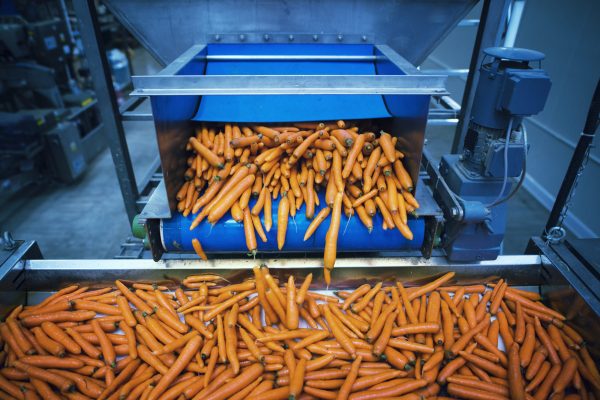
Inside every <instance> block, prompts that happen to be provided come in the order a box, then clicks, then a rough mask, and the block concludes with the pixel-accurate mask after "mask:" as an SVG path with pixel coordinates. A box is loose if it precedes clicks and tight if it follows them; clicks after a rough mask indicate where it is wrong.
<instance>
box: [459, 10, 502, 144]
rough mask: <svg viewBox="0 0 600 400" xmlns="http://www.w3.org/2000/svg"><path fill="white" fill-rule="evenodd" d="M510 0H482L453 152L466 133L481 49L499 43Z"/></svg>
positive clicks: (461, 142) (481, 54)
mask: <svg viewBox="0 0 600 400" xmlns="http://www.w3.org/2000/svg"><path fill="white" fill-rule="evenodd" d="M511 1H512V0H483V8H482V10H481V17H480V22H479V28H478V30H477V36H476V38H475V44H474V46H473V54H472V55H471V64H470V65H469V75H468V76H467V83H466V85H465V91H464V94H463V98H462V104H461V108H460V117H459V120H458V124H457V126H456V132H455V134H454V140H453V141H452V149H451V152H452V153H453V154H456V153H459V152H460V151H462V144H463V141H464V138H465V135H466V134H467V128H468V127H469V121H470V120H471V110H472V108H473V99H474V98H475V89H476V87H477V82H478V80H479V66H480V65H481V63H482V61H483V57H484V54H483V50H484V49H486V48H488V47H492V46H499V45H500V44H501V39H502V32H503V31H504V24H505V22H506V19H507V15H508V8H509V5H510V4H511Z"/></svg>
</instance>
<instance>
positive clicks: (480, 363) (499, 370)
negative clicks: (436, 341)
mask: <svg viewBox="0 0 600 400" xmlns="http://www.w3.org/2000/svg"><path fill="white" fill-rule="evenodd" d="M517 346H518V345H517ZM458 354H459V355H460V356H461V357H462V358H464V359H466V360H467V361H468V362H470V363H471V364H473V365H475V366H477V367H479V368H481V369H483V370H484V371H486V372H488V373H490V374H492V375H494V376H497V377H498V378H506V377H507V371H506V369H504V368H503V367H501V366H499V365H497V364H495V363H493V362H491V361H488V360H486V359H484V358H481V357H479V356H476V355H474V354H472V353H467V352H465V351H462V350H461V351H460V352H459V353H458ZM509 366H510V361H509Z"/></svg>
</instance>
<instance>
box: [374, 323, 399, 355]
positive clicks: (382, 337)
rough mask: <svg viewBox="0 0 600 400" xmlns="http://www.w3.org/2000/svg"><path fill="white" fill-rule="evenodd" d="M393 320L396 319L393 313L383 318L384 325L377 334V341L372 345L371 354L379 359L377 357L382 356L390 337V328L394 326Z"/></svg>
mask: <svg viewBox="0 0 600 400" xmlns="http://www.w3.org/2000/svg"><path fill="white" fill-rule="evenodd" d="M395 319H396V313H395V312H392V313H390V314H388V315H387V317H386V318H385V323H384V325H383V329H382V331H381V334H379V336H378V337H377V340H376V341H375V343H373V350H372V352H373V354H374V355H376V356H377V357H379V356H381V354H383V352H384V350H385V348H386V347H387V345H388V342H389V340H390V335H391V334H392V327H393V325H394V321H395Z"/></svg>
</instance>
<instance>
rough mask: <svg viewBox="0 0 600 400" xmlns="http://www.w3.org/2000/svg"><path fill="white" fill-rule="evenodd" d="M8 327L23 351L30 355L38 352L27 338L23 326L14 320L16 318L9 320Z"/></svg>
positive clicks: (7, 321)
mask: <svg viewBox="0 0 600 400" xmlns="http://www.w3.org/2000/svg"><path fill="white" fill-rule="evenodd" d="M6 325H8V329H9V330H10V333H11V335H12V337H13V338H14V342H15V343H16V345H17V346H18V347H19V348H20V349H21V351H22V352H23V353H25V354H29V355H31V354H35V352H36V351H35V348H34V347H33V344H32V343H31V342H30V341H29V339H28V338H27V336H25V334H24V332H23V329H22V328H21V325H20V324H19V323H18V322H17V321H16V320H15V319H14V317H10V318H7V319H6Z"/></svg>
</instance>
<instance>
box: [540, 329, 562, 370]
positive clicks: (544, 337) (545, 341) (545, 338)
mask: <svg viewBox="0 0 600 400" xmlns="http://www.w3.org/2000/svg"><path fill="white" fill-rule="evenodd" d="M534 328H535V334H536V335H537V337H538V339H539V340H540V342H541V343H542V345H544V347H545V348H546V351H547V352H548V358H549V359H550V361H551V362H552V364H555V365H556V364H560V358H559V357H558V353H557V352H556V349H555V348H554V344H553V343H552V339H550V336H549V335H548V333H547V332H546V330H545V329H544V327H543V326H542V324H541V322H540V320H539V318H538V317H535V318H534Z"/></svg>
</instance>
